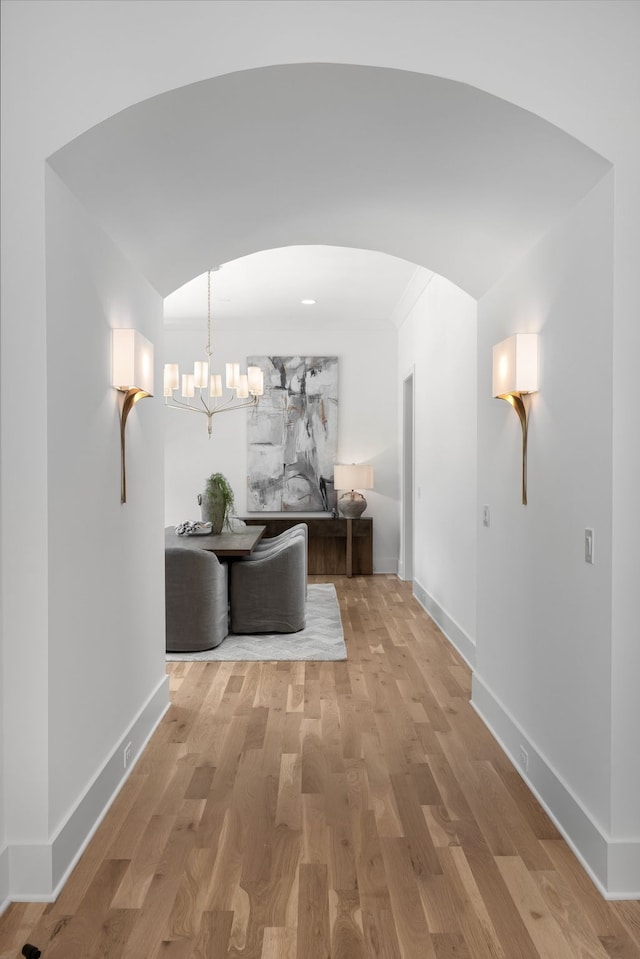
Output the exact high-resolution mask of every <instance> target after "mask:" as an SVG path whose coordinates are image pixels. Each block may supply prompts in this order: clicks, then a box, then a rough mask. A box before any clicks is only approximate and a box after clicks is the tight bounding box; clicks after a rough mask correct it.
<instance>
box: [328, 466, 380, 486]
mask: <svg viewBox="0 0 640 959" xmlns="http://www.w3.org/2000/svg"><path fill="white" fill-rule="evenodd" d="M333 488H334V489H336V490H338V489H347V490H349V489H354V490H355V489H373V466H369V465H368V464H367V463H358V464H356V463H351V464H349V465H345V466H334V467H333Z"/></svg>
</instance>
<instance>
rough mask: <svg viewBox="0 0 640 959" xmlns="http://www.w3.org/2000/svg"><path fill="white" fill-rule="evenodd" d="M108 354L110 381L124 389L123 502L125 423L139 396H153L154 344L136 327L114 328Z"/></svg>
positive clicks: (122, 492)
mask: <svg viewBox="0 0 640 959" xmlns="http://www.w3.org/2000/svg"><path fill="white" fill-rule="evenodd" d="M111 355H112V377H111V382H112V384H113V386H115V388H116V389H117V390H120V392H121V393H124V399H123V402H122V406H121V408H120V502H121V503H126V502H127V472H126V463H125V442H124V434H125V427H126V425H127V417H128V416H129V413H130V412H131V410H132V409H133V407H134V405H135V404H136V403H137V402H138V400H141V399H143V398H144V397H145V396H153V344H152V343H150V342H149V340H146V339H145V338H144V336H142V335H141V334H140V333H138V332H137V330H113V331H112V353H111Z"/></svg>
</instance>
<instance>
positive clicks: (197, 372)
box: [193, 360, 209, 390]
mask: <svg viewBox="0 0 640 959" xmlns="http://www.w3.org/2000/svg"><path fill="white" fill-rule="evenodd" d="M193 385H194V386H195V387H197V388H198V389H199V390H206V389H207V387H208V386H209V364H208V363H205V362H204V361H201V360H196V361H195V363H194V364H193Z"/></svg>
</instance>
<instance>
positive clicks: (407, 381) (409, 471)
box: [400, 370, 414, 580]
mask: <svg viewBox="0 0 640 959" xmlns="http://www.w3.org/2000/svg"><path fill="white" fill-rule="evenodd" d="M413 380H414V373H413V370H412V371H411V373H409V374H408V376H406V377H405V378H404V380H403V382H402V555H401V560H400V579H403V580H413V523H414V516H413V513H414V509H413V501H414V381H413Z"/></svg>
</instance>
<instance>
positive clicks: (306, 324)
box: [164, 246, 432, 330]
mask: <svg viewBox="0 0 640 959" xmlns="http://www.w3.org/2000/svg"><path fill="white" fill-rule="evenodd" d="M215 265H216V264H211V266H212V270H213V269H214V268H215ZM431 275H432V274H430V273H429V271H427V270H425V269H424V268H422V267H416V266H415V264H413V263H408V262H407V261H406V260H400V259H398V258H397V257H394V256H388V255H387V254H385V253H377V252H374V251H371V250H354V249H350V248H345V247H333V246H294V247H284V248H280V249H276V250H263V251H261V252H259V253H253V254H250V255H249V256H245V257H241V258H240V259H237V260H232V261H231V262H229V263H225V264H223V265H221V267H220V269H219V270H218V271H214V272H212V273H211V316H212V326H213V328H214V329H226V328H233V329H235V330H237V329H251V328H255V327H256V326H258V327H259V326H266V327H268V329H270V330H283V329H286V330H289V329H291V330H294V329H330V328H334V329H339V328H342V327H349V328H350V329H358V328H361V329H363V330H364V329H369V330H371V329H379V328H383V327H388V326H389V324H390V323H396V324H397V323H399V322H402V320H403V319H404V314H405V313H406V310H407V309H410V307H411V306H412V305H413V304H412V301H411V299H410V291H411V290H412V289H415V288H418V289H423V288H424V286H425V285H426V283H427V282H428V280H429V278H430V277H431ZM408 297H409V299H408ZM303 299H314V300H315V301H316V303H315V305H313V306H305V305H303V304H302V302H301V301H302V300H303ZM164 306H165V309H164V317H165V326H166V327H167V328H168V329H185V330H186V329H198V330H203V329H206V319H207V274H206V273H203V274H201V275H200V276H197V277H195V278H194V279H193V280H190V281H189V282H188V283H186V284H185V285H184V286H182V287H180V288H179V289H178V290H176V291H175V292H173V293H171V294H170V295H169V296H168V297H166V298H165V303H164Z"/></svg>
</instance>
